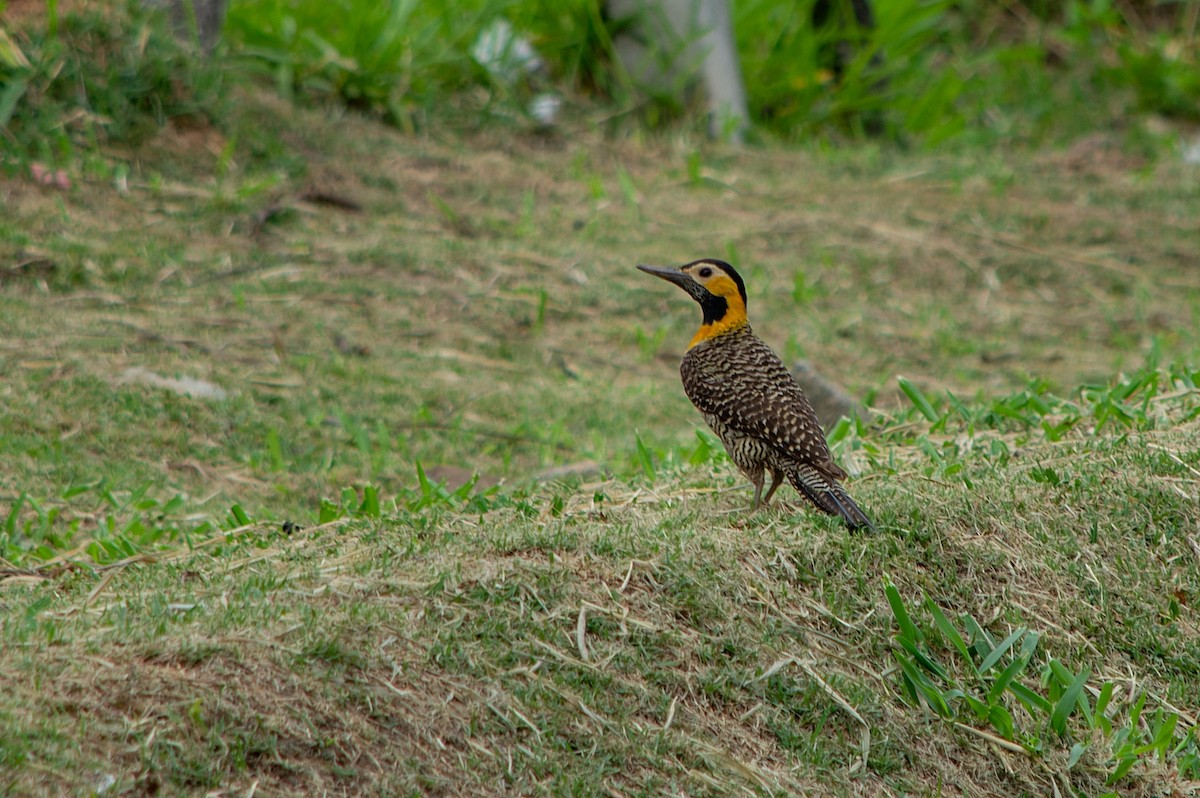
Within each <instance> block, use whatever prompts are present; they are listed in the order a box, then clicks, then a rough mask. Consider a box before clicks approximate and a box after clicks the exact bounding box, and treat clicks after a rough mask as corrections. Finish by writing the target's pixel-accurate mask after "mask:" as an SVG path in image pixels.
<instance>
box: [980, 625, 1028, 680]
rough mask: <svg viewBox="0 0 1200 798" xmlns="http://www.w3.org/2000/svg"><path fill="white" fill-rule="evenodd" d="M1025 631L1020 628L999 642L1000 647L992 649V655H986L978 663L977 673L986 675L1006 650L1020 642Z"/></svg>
mask: <svg viewBox="0 0 1200 798" xmlns="http://www.w3.org/2000/svg"><path fill="white" fill-rule="evenodd" d="M1027 631H1028V630H1027V629H1026V628H1025V627H1024V626H1022V627H1020V628H1019V629H1017V630H1015V631H1014V632H1013V633H1012V634H1010V635H1009V636H1008V637H1006V638H1004V639H1003V640H1002V641H1000V645H998V646H996V647H995V648H994V649H992V653H990V654H988V655H987V657H985V658H984V660H983V662H981V663H979V672H980V673H987V672H988V671H990V670H991V669H992V668H993V667H995V665H996V663H997V662H999V661H1000V658H1001V657H1003V656H1004V655H1005V654H1007V653H1008V650H1009V649H1010V648H1012V647H1013V644H1015V643H1016V642H1017V641H1018V640H1020V639H1021V637H1022V635H1024V634H1025V632H1027Z"/></svg>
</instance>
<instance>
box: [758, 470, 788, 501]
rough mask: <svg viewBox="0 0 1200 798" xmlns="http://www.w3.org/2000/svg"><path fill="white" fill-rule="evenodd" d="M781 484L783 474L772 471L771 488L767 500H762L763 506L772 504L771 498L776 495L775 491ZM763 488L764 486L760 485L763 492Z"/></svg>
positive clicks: (768, 489)
mask: <svg viewBox="0 0 1200 798" xmlns="http://www.w3.org/2000/svg"><path fill="white" fill-rule="evenodd" d="M781 482H783V474H781V473H779V472H778V471H772V472H771V487H769V488H767V495H766V498H764V499H763V500H762V503H763V504H770V503H771V497H772V496H774V495H775V489H776V488H778V487H779V485H780V483H781ZM761 488H762V484H761V483H760V484H759V489H760V490H761ZM756 495H757V494H756Z"/></svg>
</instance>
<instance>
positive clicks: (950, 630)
mask: <svg viewBox="0 0 1200 798" xmlns="http://www.w3.org/2000/svg"><path fill="white" fill-rule="evenodd" d="M925 606H926V608H927V609H928V610H929V614H930V615H932V616H933V623H934V625H935V626H937V628H938V631H940V632H941V633H942V636H943V637H945V638H946V639H947V640H949V641H950V644H951V645H952V646H954V648H955V649H956V650H957V651H958V653H959V654H961V655H962V658H963V660H964V661H965V662H966V663H967V665H968V666H969V667H970V668H971V670H972V672H974V673H976V674H978V673H979V671H978V670H977V669H976V668H975V662H974V660H972V659H971V652H970V650H969V649H968V648H967V643H966V641H965V640H963V638H962V635H960V634H959V633H958V630H957V629H955V628H954V624H952V623H950V619H949V618H947V617H946V614H945V613H943V612H942V609H941V607H939V606H938V605H937V604H935V603H934V602H933V599H925Z"/></svg>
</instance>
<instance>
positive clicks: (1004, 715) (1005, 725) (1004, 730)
mask: <svg viewBox="0 0 1200 798" xmlns="http://www.w3.org/2000/svg"><path fill="white" fill-rule="evenodd" d="M988 720H989V721H991V723H992V728H994V729H995V730H996V731H998V732H1000V736H1001V737H1003V738H1004V739H1005V740H1011V739H1013V737H1014V736H1015V730H1014V727H1013V719H1012V715H1011V714H1010V713H1009V711H1008V710H1007V709H1005V708H1004V707H1003V706H1001V705H1000V704H993V705H992V706H990V707H988Z"/></svg>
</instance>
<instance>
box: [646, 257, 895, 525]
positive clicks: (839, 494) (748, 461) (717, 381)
mask: <svg viewBox="0 0 1200 798" xmlns="http://www.w3.org/2000/svg"><path fill="white" fill-rule="evenodd" d="M638 268H639V269H641V270H642V271H644V272H646V273H647V274H653V275H654V276H655V277H661V278H662V279H664V280H666V281H667V282H670V283H674V284H675V285H677V286H679V287H680V288H682V289H683V290H684V291H686V292H687V293H688V295H689V296H691V298H692V299H694V300H696V302H697V303H699V305H700V310H701V312H702V313H703V314H704V318H703V321H702V323H701V325H700V329H699V330H698V331H697V332H696V335H695V336H694V337H693V338H692V341H691V343H690V344H688V350H687V354H685V355H684V356H683V362H682V363H681V364H680V367H679V372H680V375H681V376H682V377H683V390H684V392H685V393H686V394H687V396H688V398H689V399H691V400H692V404H694V405H695V406H696V409H697V410H699V411H700V413H701V414H702V415H703V416H704V421H705V423H707V424H708V426H709V427H710V428H711V429H712V431H713V432H715V433H716V435H717V437H718V438H720V439H721V442H722V443H723V444H725V450H726V451H727V452H729V457H730V459H731V460H733V462H734V464H735V465H736V466H737V467H738V469H740V470H741V472H742V473H743V474H745V475H746V477H747V478H748V479H749V480H750V482H751V483H752V484H753V485H754V504H753V506H752V507H751V509H752V510H756V509H758V507H759V505H760V504H764V505H765V504H767V503H768V502H770V501H771V496H773V495H774V494H775V489H776V488H778V487H779V485H780V483H781V482H782V481H783V480H784V479H787V481H788V482H790V483H791V484H792V486H793V487H794V488H795V489H796V490H797V491H799V492H800V494H801V495H803V496H804V497H805V498H806V499H808V500H809V501H810V502H812V503H813V504H814V505H816V507H817V508H818V509H820V510H822V511H824V512H826V513H829V514H830V515H837V516H840V517H841V518H842V520H843V521H845V522H846V525H847V526H848V527H850V528H851V529H861V528H866V529H869V530H871V531H874V529H875V527H874V525H873V524H872V523H871V519H869V518H868V517H867V515H866V513H864V512H863V511H862V510H861V509H859V506H858V505H857V504H855V503H854V500H853V499H851V498H850V496H849V494H847V493H846V491H845V490H844V489H843V488H842V486H841V485H840V484H838V483H839V482H840V481H841V480H843V479H845V478H846V472H845V471H843V470H842V469H841V468H840V467H839V466H838V465H837V464H836V463H834V462H833V457H832V456H831V455H830V454H829V445H828V444H827V443H826V442H825V435H824V433H823V432H822V431H821V424H820V422H818V421H817V414H816V413H815V412H814V411H813V409H812V405H810V404H809V402H808V399H807V398H806V397H805V395H804V391H803V390H802V389H801V388H800V385H799V384H798V383H797V382H796V380H795V378H793V377H792V375H791V372H789V371H788V370H787V367H786V366H784V365H783V361H781V360H780V359H779V356H778V355H776V354H775V353H774V352H773V351H771V348H770V347H769V346H767V345H766V344H765V343H764V342H763V340H762V339H761V338H759V337H758V336H757V335H755V334H754V331H753V330H751V329H750V322H749V319H748V318H747V316H746V284H745V283H744V282H743V281H742V277H741V275H739V274H738V273H737V270H735V269H734V268H733V267H732V266H730V265H729V264H728V263H726V262H725V261H721V260H714V259H711V258H705V259H703V260H697V261H692V262H691V263H686V264H684V265H683V266H679V267H677V268H662V267H658V266H641V265H639V266H638ZM767 472H770V474H771V485H770V487H769V488H768V489H767V495H766V496H763V495H762V489H763V481H764V476H765V474H766V473H767Z"/></svg>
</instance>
